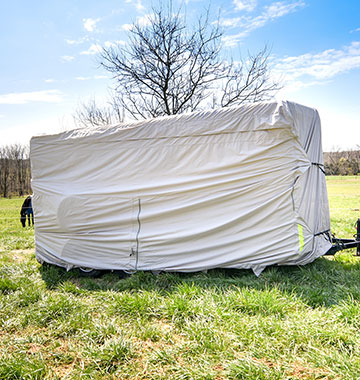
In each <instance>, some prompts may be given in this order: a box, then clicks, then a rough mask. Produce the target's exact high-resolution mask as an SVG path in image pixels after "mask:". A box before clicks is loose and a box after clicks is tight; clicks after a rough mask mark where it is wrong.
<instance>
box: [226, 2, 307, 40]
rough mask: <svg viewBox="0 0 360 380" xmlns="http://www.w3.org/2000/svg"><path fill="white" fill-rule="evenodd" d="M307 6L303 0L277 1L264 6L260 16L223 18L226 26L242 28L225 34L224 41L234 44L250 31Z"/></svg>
mask: <svg viewBox="0 0 360 380" xmlns="http://www.w3.org/2000/svg"><path fill="white" fill-rule="evenodd" d="M304 6H305V3H304V1H303V0H296V1H291V2H288V1H277V2H274V3H272V4H270V5H267V6H265V7H264V8H263V10H262V13H261V14H260V15H258V16H254V17H253V16H241V17H235V18H229V19H226V18H224V19H221V20H220V24H221V25H222V26H225V27H233V28H235V27H239V28H241V29H242V30H241V31H240V32H239V33H237V34H233V35H230V36H225V37H224V38H223V41H224V43H225V45H227V46H234V45H236V44H237V43H238V42H239V41H240V40H242V39H243V38H244V37H246V36H247V35H248V34H249V33H250V32H252V31H254V30H256V29H259V28H261V27H263V26H264V25H266V24H268V23H269V22H272V21H274V20H276V19H278V18H280V17H283V16H285V15H287V14H289V13H293V12H296V11H297V10H298V9H300V8H302V7H304Z"/></svg>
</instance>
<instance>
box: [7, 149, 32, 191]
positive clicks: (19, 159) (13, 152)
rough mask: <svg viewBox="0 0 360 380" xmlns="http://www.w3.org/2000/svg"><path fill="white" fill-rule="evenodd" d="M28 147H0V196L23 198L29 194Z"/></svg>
mask: <svg viewBox="0 0 360 380" xmlns="http://www.w3.org/2000/svg"><path fill="white" fill-rule="evenodd" d="M30 179H31V173H30V160H29V149H28V147H26V146H24V145H20V144H13V145H6V146H2V147H0V194H1V195H2V196H3V197H9V196H11V195H19V196H23V195H25V194H28V193H30V192H31V186H30Z"/></svg>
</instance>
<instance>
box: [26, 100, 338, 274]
mask: <svg viewBox="0 0 360 380" xmlns="http://www.w3.org/2000/svg"><path fill="white" fill-rule="evenodd" d="M30 157H31V168H32V188H33V193H34V194H33V208H34V213H35V240H36V257H37V259H38V261H40V262H47V263H50V264H55V265H58V266H62V267H65V268H67V269H71V268H73V267H85V268H92V269H100V270H123V271H128V272H133V271H137V270H153V271H179V272H193V271H201V270H207V269H210V268H251V269H252V270H253V271H254V272H255V274H257V275H258V274H260V273H261V271H262V270H263V269H264V268H265V267H266V266H269V265H303V264H307V263H310V262H312V261H313V260H315V259H316V258H317V257H319V256H322V255H324V254H326V253H327V252H328V251H329V250H330V249H331V247H332V243H331V238H330V217H329V206H328V197H327V190H326V182H325V175H324V169H323V155H322V147H321V127H320V118H319V115H318V112H317V111H316V110H315V109H312V108H308V107H305V106H302V105H299V104H296V103H292V102H287V101H286V102H271V103H260V104H254V105H246V106H240V107H236V108H225V109H218V110H210V111H203V112H196V113H189V114H182V115H179V116H177V115H176V116H168V117H160V118H156V119H150V120H144V121H140V122H133V123H123V124H119V125H114V126H110V127H109V126H106V127H91V128H83V129H76V130H72V131H68V132H63V133H59V134H56V135H45V136H37V137H33V138H32V140H31V155H30Z"/></svg>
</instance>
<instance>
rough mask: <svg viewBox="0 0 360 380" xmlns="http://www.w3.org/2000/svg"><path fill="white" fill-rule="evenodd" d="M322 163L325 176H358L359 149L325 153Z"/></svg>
mask: <svg viewBox="0 0 360 380" xmlns="http://www.w3.org/2000/svg"><path fill="white" fill-rule="evenodd" d="M359 148H360V147H359ZM324 163H325V173H326V174H327V175H360V149H358V150H346V151H336V152H325V153H324Z"/></svg>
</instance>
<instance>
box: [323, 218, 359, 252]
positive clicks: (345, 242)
mask: <svg viewBox="0 0 360 380" xmlns="http://www.w3.org/2000/svg"><path fill="white" fill-rule="evenodd" d="M355 225H356V234H355V235H354V239H338V238H336V237H335V236H333V237H332V239H331V242H332V245H333V246H332V247H331V248H330V249H329V250H328V251H327V252H326V253H325V255H335V253H336V252H339V251H342V250H344V249H350V248H356V256H360V219H358V220H357V222H356V223H355Z"/></svg>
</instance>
